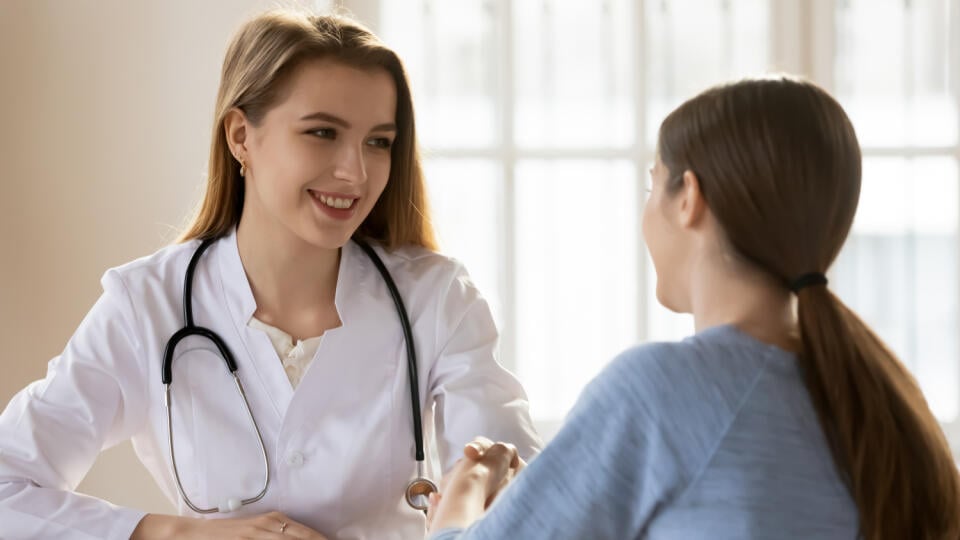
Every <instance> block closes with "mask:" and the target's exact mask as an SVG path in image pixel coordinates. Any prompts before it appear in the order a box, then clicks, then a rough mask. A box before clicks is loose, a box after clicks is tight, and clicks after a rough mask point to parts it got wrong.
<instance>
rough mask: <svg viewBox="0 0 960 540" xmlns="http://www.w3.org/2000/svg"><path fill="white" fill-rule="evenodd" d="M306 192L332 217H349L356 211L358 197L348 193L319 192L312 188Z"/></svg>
mask: <svg viewBox="0 0 960 540" xmlns="http://www.w3.org/2000/svg"><path fill="white" fill-rule="evenodd" d="M307 192H308V193H309V194H310V197H311V198H312V199H313V201H314V202H315V203H317V206H318V207H319V208H320V209H321V210H323V211H324V212H325V213H326V215H328V216H330V217H332V218H334V219H344V220H345V219H350V218H351V217H353V215H354V214H355V213H356V211H357V206H358V205H357V202H358V201H359V200H360V198H359V197H353V196H350V195H343V194H333V193H329V194H326V193H319V192H317V191H314V190H312V189H308V190H307Z"/></svg>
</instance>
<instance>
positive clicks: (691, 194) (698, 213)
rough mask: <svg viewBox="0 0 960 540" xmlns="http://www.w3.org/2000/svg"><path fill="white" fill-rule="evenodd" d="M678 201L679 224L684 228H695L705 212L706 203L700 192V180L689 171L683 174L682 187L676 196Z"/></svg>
mask: <svg viewBox="0 0 960 540" xmlns="http://www.w3.org/2000/svg"><path fill="white" fill-rule="evenodd" d="M676 197H677V198H679V199H680V201H679V203H680V212H679V216H678V217H679V219H680V224H681V225H682V226H684V227H696V226H697V225H699V224H700V222H701V221H702V220H703V216H704V214H706V210H707V201H706V200H704V198H703V192H702V191H700V179H699V178H697V175H696V173H694V172H693V171H691V170H689V169H688V170H686V171H684V172H683V185H682V186H681V187H680V191H679V193H677V195H676Z"/></svg>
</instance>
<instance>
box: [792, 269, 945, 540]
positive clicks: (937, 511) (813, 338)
mask: <svg viewBox="0 0 960 540" xmlns="http://www.w3.org/2000/svg"><path fill="white" fill-rule="evenodd" d="M797 297H798V309H799V323H800V336H801V339H802V342H803V350H802V352H801V354H800V365H801V368H802V371H803V373H804V377H805V381H806V385H807V389H808V391H809V392H810V396H811V398H812V401H813V405H814V407H815V409H816V411H817V415H818V417H819V419H820V425H821V426H822V428H823V430H824V433H825V434H826V438H827V441H828V443H829V445H830V449H831V451H832V453H833V458H834V461H835V462H836V464H837V467H838V469H839V473H840V476H841V478H842V479H843V480H844V481H845V482H846V484H847V486H848V488H849V490H850V493H851V495H852V497H853V500H854V502H855V503H856V505H857V510H858V512H859V516H860V527H861V531H860V532H861V534H862V535H863V538H864V539H866V540H875V539H876V540H879V539H881V538H912V539H920V540H925V539H930V540H934V539H936V540H940V539H957V538H960V485H958V484H960V478H958V474H957V467H956V464H955V463H954V461H953V457H952V455H951V453H950V447H949V446H948V444H947V441H946V440H945V439H944V436H943V433H942V431H941V429H940V426H939V425H938V423H937V420H936V419H935V418H934V416H933V414H932V413H931V412H930V409H929V407H928V406H927V402H926V401H925V400H924V397H923V394H922V393H921V391H920V388H919V386H918V385H917V383H916V381H915V380H914V378H913V377H912V376H911V374H910V373H909V372H908V371H907V369H906V368H905V367H904V366H903V364H901V363H900V361H899V360H898V359H897V358H896V356H895V355H894V354H893V352H891V351H890V349H889V348H887V346H886V345H884V344H883V342H882V341H880V339H879V338H878V337H877V336H876V335H875V334H874V333H873V332H872V331H871V330H870V329H869V328H868V327H867V326H866V325H865V324H864V323H863V321H861V320H860V318H859V317H857V315H856V314H855V313H853V311H851V310H850V309H849V308H847V306H845V305H844V304H843V303H842V302H841V301H840V300H839V299H838V298H837V297H836V296H834V295H833V293H831V292H830V291H829V290H828V289H827V288H826V287H821V286H815V287H806V288H804V289H802V290H800V291H798V292H797Z"/></svg>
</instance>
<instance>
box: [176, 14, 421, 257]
mask: <svg viewBox="0 0 960 540" xmlns="http://www.w3.org/2000/svg"><path fill="white" fill-rule="evenodd" d="M317 58H331V59H334V60H336V61H338V62H342V63H344V64H346V65H349V66H353V67H357V68H362V69H384V70H386V71H387V72H388V73H389V74H390V76H391V77H392V78H393V81H394V83H395V84H396V87H397V109H396V110H397V113H396V115H397V116H396V124H397V137H396V140H395V141H394V144H393V146H392V149H391V166H390V177H389V179H388V180H387V186H386V188H385V189H384V191H383V194H382V195H381V196H380V198H379V199H378V200H377V203H376V205H374V207H373V209H372V210H371V211H370V215H368V216H367V218H366V219H365V220H364V221H363V223H361V224H360V227H359V228H358V230H357V232H356V233H355V235H357V236H362V237H364V238H368V239H372V240H375V241H377V242H379V243H381V244H382V245H384V246H385V247H386V248H388V249H389V248H393V247H397V246H400V245H410V244H412V245H418V246H423V247H425V248H428V249H433V250H435V249H436V240H435V237H434V232H433V227H432V225H431V223H430V218H429V213H428V209H427V194H426V186H425V184H424V179H423V170H422V167H421V164H420V156H419V151H418V149H417V142H416V130H415V127H414V115H413V101H412V99H411V97H410V85H409V84H408V82H407V76H406V73H405V71H404V68H403V63H402V62H401V61H400V58H399V57H398V56H397V55H396V53H394V52H393V51H392V50H390V49H389V48H387V47H386V46H385V45H384V44H383V43H381V42H380V40H379V39H377V37H376V36H374V35H373V33H372V32H370V31H369V30H367V29H366V28H364V27H363V26H361V25H360V24H358V23H357V22H355V21H353V20H351V19H349V18H346V17H344V16H341V15H310V14H306V13H300V12H296V11H291V10H274V11H269V12H266V13H263V14H261V15H258V16H256V17H254V18H253V19H251V20H249V21H247V22H246V23H245V24H244V25H243V26H242V27H241V28H240V30H239V31H238V32H237V34H236V35H235V36H234V38H233V41H232V42H231V43H230V46H229V48H228V49H227V54H226V57H225V58H224V61H223V71H222V73H221V77H220V90H219V92H218V94H217V103H216V109H215V112H214V123H213V137H212V142H211V146H210V163H209V171H208V176H207V187H206V194H205V195H204V198H203V201H202V202H201V203H200V207H199V210H198V211H197V215H196V216H195V217H194V218H193V221H192V223H191V224H190V225H189V226H188V227H187V229H186V231H185V232H184V233H183V234H182V235H181V236H180V238H179V241H180V242H184V241H187V240H191V239H195V238H200V239H208V238H218V237H221V236H224V235H226V234H228V233H229V232H230V231H231V230H232V229H233V228H234V227H236V225H237V224H238V223H239V222H240V214H241V212H242V210H243V199H244V183H243V178H242V177H241V176H240V164H239V163H238V162H237V160H236V159H234V157H233V154H231V152H230V147H229V145H228V144H227V138H226V133H225V131H224V119H225V118H226V115H227V113H228V112H229V111H230V110H231V109H233V108H235V107H236V108H239V109H240V110H242V111H243V113H244V114H245V115H246V116H247V118H248V119H249V120H250V121H251V122H252V123H254V125H256V124H258V123H260V122H261V121H262V120H263V118H264V116H265V115H266V113H267V111H269V110H270V108H271V107H273V106H274V105H275V104H276V103H277V100H278V99H279V98H280V96H281V95H282V92H283V89H284V86H285V83H286V82H287V80H288V79H289V76H290V73H292V72H293V71H294V70H296V69H297V67H298V66H299V65H301V64H302V63H303V62H304V61H307V60H313V59H317Z"/></svg>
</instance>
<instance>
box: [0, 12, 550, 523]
mask: <svg viewBox="0 0 960 540" xmlns="http://www.w3.org/2000/svg"><path fill="white" fill-rule="evenodd" d="M414 135H415V132H414V120H413V107H412V103H411V99H410V91H409V88H408V84H407V80H406V76H405V74H404V71H403V67H402V64H401V62H400V60H399V59H398V58H397V56H396V55H395V54H394V53H393V52H392V51H391V50H389V49H387V48H386V47H384V46H383V45H382V44H381V43H380V42H379V41H378V40H377V39H376V38H375V37H374V36H373V35H372V34H370V33H369V32H368V31H367V30H365V29H364V28H362V27H360V26H358V25H357V24H355V23H353V22H350V21H348V20H345V19H343V18H340V17H334V16H307V15H299V14H291V13H286V12H271V13H267V14H264V15H261V16H258V17H256V18H254V19H253V20H251V21H249V22H248V23H247V24H246V25H244V26H243V27H242V28H241V29H240V31H239V33H238V34H237V35H236V37H235V38H234V40H233V42H232V44H231V45H230V47H229V50H228V51H227V55H226V59H225V61H224V64H223V72H222V79H221V84H220V90H219V94H218V98H217V104H216V117H215V129H214V132H213V141H212V145H211V154H210V165H209V166H210V169H209V180H208V184H207V191H206V195H205V197H204V199H203V202H202V205H201V207H200V210H199V214H198V216H197V217H196V219H195V221H194V222H193V224H192V225H191V226H190V227H189V229H188V230H187V232H186V233H185V234H184V236H183V237H182V239H181V242H180V243H178V244H176V245H173V246H169V247H167V248H164V249H162V250H160V251H159V252H157V253H155V254H153V255H151V256H149V257H146V258H143V259H139V260H137V261H134V262H132V263H129V264H127V265H125V266H122V267H119V268H115V269H112V270H109V271H108V272H107V273H106V274H105V275H104V277H103V280H102V284H103V288H104V293H103V295H102V296H101V298H100V299H99V300H98V302H97V303H96V304H95V305H94V306H93V308H92V309H91V311H90V312H89V314H88V315H87V317H86V318H85V319H84V321H83V322H82V324H81V325H80V327H79V329H78V330H77V332H76V334H75V335H74V336H73V338H72V339H71V340H70V341H69V343H68V344H67V346H66V348H65V349H64V351H63V353H62V354H61V355H60V356H59V357H57V358H55V359H54V360H53V361H52V362H50V365H49V371H48V373H47V377H46V378H45V379H43V380H41V381H37V382H35V383H33V384H31V385H30V386H28V387H27V388H26V389H24V390H23V391H21V392H20V393H18V394H17V395H16V396H14V398H13V400H12V401H11V402H10V404H9V405H8V406H7V408H6V410H5V411H4V412H3V414H2V415H0V537H2V538H5V539H13V538H130V537H132V538H170V537H180V538H237V537H244V538H282V537H294V538H330V539H335V538H337V539H367V538H376V539H389V538H398V539H399V538H422V537H423V536H424V515H423V513H422V512H420V511H418V510H417V509H415V508H412V507H411V505H410V504H408V502H407V500H406V497H405V492H406V489H407V486H408V484H409V483H410V482H411V481H412V480H415V479H417V478H418V477H419V476H425V477H426V478H428V479H429V478H437V477H438V476H439V475H440V474H441V472H442V471H437V470H433V468H432V467H430V466H429V463H430V459H429V457H430V456H431V455H432V456H434V457H435V458H436V459H437V460H438V461H439V463H440V465H441V468H442V469H443V471H447V470H449V469H450V468H451V467H452V466H453V464H454V462H455V461H456V459H457V457H459V455H460V453H461V449H462V448H463V446H464V444H466V443H468V442H469V441H471V440H472V439H473V438H474V436H476V435H486V436H488V437H491V438H493V439H496V440H503V441H508V442H511V443H513V444H515V445H516V446H517V448H518V449H519V452H520V455H521V456H522V457H524V458H527V459H529V458H530V457H531V456H532V455H533V454H534V453H535V452H536V451H537V449H538V448H539V446H540V441H539V439H538V437H537V435H536V433H535V432H534V430H533V427H532V424H531V421H530V417H529V414H528V407H527V401H526V397H525V394H524V391H523V389H522V388H521V387H520V385H519V383H518V382H517V381H516V380H515V379H514V378H513V377H512V376H511V375H510V374H509V373H508V372H507V371H505V370H504V369H503V368H502V367H500V365H499V364H498V363H497V361H496V347H497V339H498V336H497V330H496V328H495V326H494V323H493V320H492V317H491V314H490V310H489V308H488V305H487V303H486V302H485V301H484V299H483V298H482V297H481V296H480V294H479V292H478V291H477V289H476V288H475V287H474V286H473V284H472V283H471V281H470V279H469V277H468V275H467V273H466V271H465V270H464V268H463V267H462V266H461V265H460V264H458V263H457V262H455V261H453V260H451V259H449V258H446V257H443V256H441V255H438V254H437V253H436V252H435V251H434V249H435V243H434V239H433V234H432V230H431V226H430V221H429V215H428V213H427V208H426V193H425V186H424V182H423V177H422V173H421V169H420V162H419V158H418V155H417V148H416V140H415V136H414ZM157 159H169V156H157ZM357 241H362V242H364V243H365V244H368V245H370V246H372V251H373V253H372V254H368V253H366V252H365V251H364V248H362V247H361V244H360V243H358V242H357ZM201 246H203V248H204V249H200V248H201ZM376 260H382V263H383V265H384V270H385V272H383V273H382V272H381V270H379V269H378V268H377V266H376V262H375V261H376ZM191 261H192V262H191ZM188 266H191V271H190V272H188ZM188 273H189V274H192V275H189V276H188ZM390 279H392V281H394V282H395V285H396V289H397V290H398V292H399V296H400V299H401V301H402V304H403V306H402V307H401V306H400V305H399V304H397V303H395V301H394V299H393V295H392V294H391V291H390V284H389V282H388V280H390ZM402 315H406V316H407V318H408V319H409V326H410V330H411V334H412V340H410V339H407V338H405V336H404V329H403V325H402V324H401V321H402ZM191 319H192V321H191ZM184 327H189V328H190V329H191V330H190V331H188V332H187V334H191V335H187V336H186V337H184V338H183V339H181V340H179V342H177V340H176V339H175V340H173V341H171V337H173V336H174V335H175V334H177V333H178V332H180V333H183V332H182V331H181V329H183V328H184ZM196 327H202V328H204V329H206V330H204V332H205V333H206V334H207V335H206V337H204V336H202V335H196V334H197V333H204V332H198V331H194V330H195V328H196ZM178 335H179V334H178ZM211 336H212V339H211ZM215 340H220V342H219V343H220V344H221V345H222V349H223V350H221V348H220V347H219V346H218V345H217V344H216V343H215ZM411 341H412V344H411V343H410V342H411ZM411 345H412V346H414V347H415V353H414V354H411V353H413V351H411V350H410V348H411ZM165 352H166V353H167V354H165ZM224 357H230V358H232V359H233V362H235V365H236V371H235V376H236V382H235V379H234V375H231V372H230V371H229V370H228V368H227V362H225V360H224ZM410 358H415V359H416V365H415V366H408V360H409V359H410ZM411 367H415V368H416V369H411ZM166 382H169V386H167V385H165V384H164V383H166ZM241 389H242V390H241ZM238 390H239V391H238ZM168 400H169V407H168V406H167V401H168ZM418 409H419V410H418ZM414 414H418V415H419V417H417V418H414ZM415 420H416V421H422V426H420V425H419V424H418V422H416V421H415ZM168 426H169V427H168ZM419 437H422V438H423V439H424V440H426V441H427V442H428V443H429V442H431V441H433V440H436V445H432V444H428V445H427V446H428V448H427V452H426V454H427V457H428V459H427V460H426V461H425V466H424V464H423V463H421V462H419V461H418V456H417V455H416V454H417V452H416V446H417V442H416V441H417V439H418V438H419ZM125 439H132V441H133V445H134V448H135V450H136V452H137V455H138V456H139V458H140V459H141V461H142V462H143V463H144V465H145V466H146V467H147V469H148V470H149V471H150V473H151V474H152V475H153V477H154V478H155V479H156V481H157V482H158V484H159V485H160V487H161V489H162V490H163V491H164V492H165V494H166V495H167V496H168V497H169V498H170V500H171V501H175V502H176V504H177V510H178V514H179V516H161V515H152V514H151V515H144V513H143V512H141V511H138V510H135V509H132V508H122V507H118V506H115V505H112V504H110V503H108V502H106V501H102V500H98V499H95V498H92V497H88V496H85V495H81V494H78V493H74V492H73V490H74V489H75V488H76V486H77V484H78V483H79V482H80V481H81V479H82V478H83V476H84V475H85V474H86V472H87V471H88V469H89V468H90V467H91V465H92V464H93V462H94V460H95V459H96V457H97V455H98V453H99V452H100V451H101V450H103V449H105V448H108V447H110V446H113V445H115V444H117V443H118V442H120V441H122V440H125ZM421 469H422V470H421ZM414 495H416V494H414ZM206 517H210V518H218V519H211V520H207V519H200V518H206Z"/></svg>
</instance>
